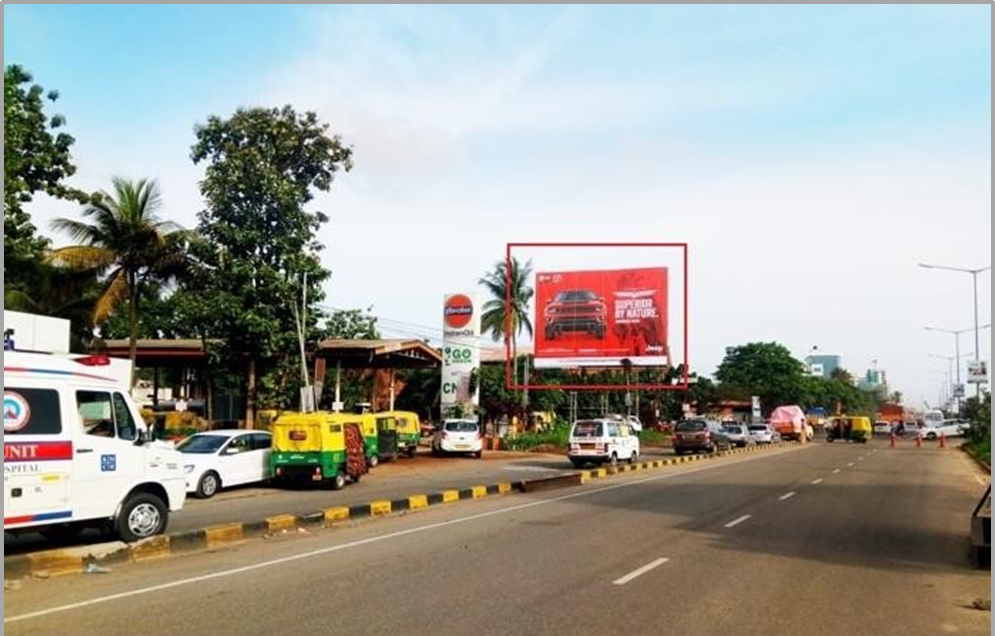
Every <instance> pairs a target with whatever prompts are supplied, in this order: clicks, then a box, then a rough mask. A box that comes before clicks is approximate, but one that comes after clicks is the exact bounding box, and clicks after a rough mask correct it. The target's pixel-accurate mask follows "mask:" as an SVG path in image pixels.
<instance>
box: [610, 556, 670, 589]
mask: <svg viewBox="0 0 995 636" xmlns="http://www.w3.org/2000/svg"><path fill="white" fill-rule="evenodd" d="M668 561H670V559H666V558H660V559H657V560H656V561H653V562H652V563H649V564H647V565H644V566H643V567H641V568H639V569H638V570H633V571H632V572H629V573H628V574H626V575H625V576H623V577H622V578H620V579H618V580H617V581H613V582H612V585H625V584H626V583H628V582H630V581H632V580H634V579H638V578H639V577H641V576H642V575H644V574H646V573H647V572H650V571H652V570H655V569H657V568H658V567H660V566H661V565H663V564H664V563H667V562H668Z"/></svg>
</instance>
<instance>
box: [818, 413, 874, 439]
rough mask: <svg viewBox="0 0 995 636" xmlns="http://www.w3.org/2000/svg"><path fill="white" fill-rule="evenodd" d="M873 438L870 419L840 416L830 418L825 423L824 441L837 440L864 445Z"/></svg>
mask: <svg viewBox="0 0 995 636" xmlns="http://www.w3.org/2000/svg"><path fill="white" fill-rule="evenodd" d="M873 436H874V428H873V427H872V426H871V418H869V417H864V416H859V415H858V416H849V415H842V416H839V417H832V418H830V419H829V420H828V421H827V422H826V441H827V442H833V441H835V440H838V439H842V440H846V441H849V442H857V443H859V444H866V443H867V442H869V441H870V440H871V437H873Z"/></svg>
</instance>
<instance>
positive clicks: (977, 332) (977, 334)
mask: <svg viewBox="0 0 995 636" xmlns="http://www.w3.org/2000/svg"><path fill="white" fill-rule="evenodd" d="M919 267H923V268H925V269H942V270H946V271H948V272H960V273H962V274H970V275H971V277H972V278H973V279H974V361H975V362H976V363H977V362H981V328H980V327H979V326H978V274H983V273H984V272H987V271H990V270H991V268H992V266H991V265H989V266H988V267H980V268H978V269H969V268H966V267H949V266H947V265H928V264H926V263H919ZM957 371H958V373H960V369H959V368H958V370H957ZM975 386H976V390H977V396H978V400H979V401H980V400H981V384H977V385H975Z"/></svg>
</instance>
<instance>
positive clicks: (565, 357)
mask: <svg viewBox="0 0 995 636" xmlns="http://www.w3.org/2000/svg"><path fill="white" fill-rule="evenodd" d="M667 311H668V270H667V268H665V267H655V268H638V269H616V270H592V271H572V272H539V273H538V274H536V317H535V321H534V322H533V325H535V364H536V367H537V368H557V367H585V366H586V367H611V366H621V365H622V364H623V361H629V362H631V364H633V365H634V366H667V365H669V364H670V348H669V346H668V344H667V343H668V340H667V327H668V321H667Z"/></svg>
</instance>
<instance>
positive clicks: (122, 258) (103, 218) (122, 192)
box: [47, 177, 190, 385]
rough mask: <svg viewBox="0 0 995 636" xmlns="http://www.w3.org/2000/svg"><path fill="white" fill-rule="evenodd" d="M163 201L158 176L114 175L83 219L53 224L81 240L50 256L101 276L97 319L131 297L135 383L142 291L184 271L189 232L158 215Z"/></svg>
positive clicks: (95, 310)
mask: <svg viewBox="0 0 995 636" xmlns="http://www.w3.org/2000/svg"><path fill="white" fill-rule="evenodd" d="M161 205H162V199H161V196H160V193H159V186H158V184H157V183H156V182H155V181H150V180H147V179H140V180H138V181H131V180H128V179H123V178H120V177H116V178H115V179H114V180H113V193H108V192H105V191H101V192H99V193H97V194H96V195H95V196H94V197H93V199H92V200H91V202H90V203H88V204H87V205H85V206H84V208H83V218H84V221H77V220H75V219H65V218H61V219H56V220H55V221H53V222H52V227H53V229H55V230H58V231H63V232H66V233H67V234H69V236H70V237H72V239H73V240H74V241H76V242H77V243H78V244H77V245H70V246H68V247H62V248H58V249H55V250H52V251H51V252H50V253H49V255H48V257H47V260H48V262H50V263H52V264H54V265H58V266H62V267H68V268H71V269H76V270H89V271H94V272H96V273H98V275H100V276H101V277H102V280H103V288H102V290H101V292H100V294H99V296H98V297H97V300H96V302H95V303H94V306H93V322H94V324H95V325H100V324H102V323H103V322H104V321H105V320H107V318H108V317H110V316H111V315H112V314H113V313H115V312H116V311H118V310H119V309H120V308H121V306H122V305H124V304H125V303H127V307H128V327H129V330H128V333H129V343H128V344H129V355H130V358H131V365H132V372H131V382H132V385H134V381H135V358H136V353H137V348H138V312H139V306H138V305H139V298H140V297H141V291H142V289H143V287H144V286H145V285H146V284H148V283H150V282H153V281H154V282H158V283H161V282H166V281H168V280H170V279H171V278H173V277H174V276H176V275H177V274H178V273H179V272H180V271H182V268H183V265H184V263H185V255H184V249H183V247H184V245H185V243H186V241H187V240H188V239H189V238H190V237H189V235H188V233H187V232H186V231H184V230H181V229H180V228H179V226H177V225H176V224H175V223H172V222H170V221H164V220H162V219H160V218H159V216H158V212H159V209H160V208H161ZM86 221H91V222H90V223H87V222H86Z"/></svg>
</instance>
